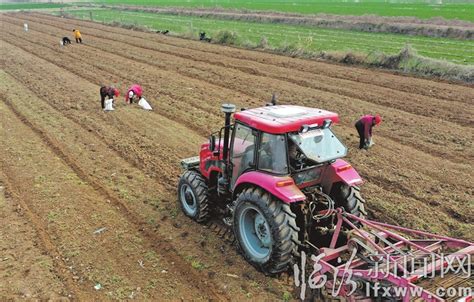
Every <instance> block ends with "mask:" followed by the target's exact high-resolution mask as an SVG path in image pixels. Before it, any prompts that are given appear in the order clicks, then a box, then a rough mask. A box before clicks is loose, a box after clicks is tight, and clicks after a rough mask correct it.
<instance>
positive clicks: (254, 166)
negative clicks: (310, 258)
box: [178, 104, 366, 274]
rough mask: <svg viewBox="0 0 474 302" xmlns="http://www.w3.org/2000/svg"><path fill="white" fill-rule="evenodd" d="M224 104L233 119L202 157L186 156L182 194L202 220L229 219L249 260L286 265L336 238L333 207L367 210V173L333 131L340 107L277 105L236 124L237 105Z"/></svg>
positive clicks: (263, 265) (245, 113) (266, 268)
mask: <svg viewBox="0 0 474 302" xmlns="http://www.w3.org/2000/svg"><path fill="white" fill-rule="evenodd" d="M222 111H223V112H224V113H225V126H224V127H223V128H221V129H220V131H218V132H216V133H213V134H212V135H211V136H210V138H209V142H208V143H205V144H203V145H202V146H201V151H200V154H199V157H197V156H196V157H193V158H188V159H185V160H183V161H182V163H181V164H182V166H183V168H184V169H185V172H184V173H183V175H182V176H181V179H180V181H179V185H178V199H179V202H180V204H181V207H182V210H183V211H184V213H185V214H186V215H187V216H189V217H191V218H192V219H194V220H195V221H197V222H205V221H206V220H208V219H209V218H210V217H211V216H212V217H213V218H215V217H221V218H223V220H224V222H225V224H226V225H227V226H229V227H231V228H233V231H234V234H235V237H236V240H237V242H238V244H239V246H240V248H241V250H242V253H243V255H244V256H245V258H246V259H247V261H248V262H250V263H251V264H253V265H254V266H256V267H257V268H259V269H260V270H261V271H263V272H264V273H267V274H275V273H279V272H282V271H286V270H287V269H288V268H289V265H291V264H292V263H293V258H294V257H295V256H297V255H298V254H299V252H300V251H302V250H305V251H306V252H308V251H311V250H317V249H318V248H319V247H325V246H328V245H329V243H328V240H329V238H330V237H331V235H332V234H333V233H334V230H335V223H334V216H333V215H327V214H325V213H329V212H331V211H333V210H334V209H337V208H340V209H343V211H345V212H347V213H350V214H353V215H355V216H357V217H363V216H364V215H366V213H365V209H364V200H363V199H362V197H361V195H360V192H359V188H358V187H357V186H358V185H360V184H361V183H362V179H361V178H360V176H359V174H358V173H357V172H356V171H355V170H354V168H353V167H352V166H351V165H350V164H348V163H347V162H345V161H344V160H342V159H341V158H342V157H344V156H345V155H346V153H347V148H346V147H345V146H344V145H343V144H342V142H341V141H340V140H339V139H338V138H337V137H336V135H335V134H334V132H333V131H332V130H331V125H332V124H335V123H337V122H338V121H339V117H338V115H337V114H336V113H333V112H329V111H325V110H321V109H314V108H308V107H301V106H290V105H274V104H269V105H267V106H265V107H260V108H254V109H249V110H242V111H240V112H237V113H235V114H234V120H235V122H234V123H231V115H232V113H234V112H235V106H234V105H232V104H224V105H222ZM222 133H223V137H222ZM328 210H329V211H328ZM356 223H357V222H355V221H354V224H356ZM342 228H344V225H343V227H342ZM341 238H342V237H341ZM340 244H345V243H344V242H342V243H340Z"/></svg>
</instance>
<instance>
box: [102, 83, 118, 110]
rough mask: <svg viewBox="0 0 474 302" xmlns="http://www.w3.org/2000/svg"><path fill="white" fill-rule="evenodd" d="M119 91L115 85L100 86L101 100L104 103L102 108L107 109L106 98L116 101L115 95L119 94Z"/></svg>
mask: <svg viewBox="0 0 474 302" xmlns="http://www.w3.org/2000/svg"><path fill="white" fill-rule="evenodd" d="M119 94H120V93H119V91H118V89H117V88H115V87H107V86H102V87H100V102H101V104H102V109H105V98H107V99H112V100H114V101H115V99H114V97H118V96H119Z"/></svg>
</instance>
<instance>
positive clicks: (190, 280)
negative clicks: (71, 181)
mask: <svg viewBox="0 0 474 302" xmlns="http://www.w3.org/2000/svg"><path fill="white" fill-rule="evenodd" d="M4 103H5V104H6V105H7V106H8V107H9V108H10V110H11V111H12V112H13V113H14V114H15V115H16V116H17V117H18V118H19V119H20V120H21V121H22V122H23V123H24V124H25V125H26V126H28V127H29V128H30V129H31V130H32V131H33V132H35V133H36V134H37V135H38V136H39V137H40V138H41V139H42V140H43V141H44V142H45V144H46V145H48V147H49V148H50V149H51V150H52V151H53V152H54V153H55V154H56V155H57V156H58V157H59V158H61V159H62V160H63V161H64V162H65V163H66V164H67V165H68V166H69V167H70V168H71V169H72V170H73V171H74V172H75V173H76V174H77V175H78V176H79V177H80V178H81V179H82V180H83V181H84V182H85V183H86V184H88V185H90V186H91V187H92V188H93V189H94V190H95V191H96V192H98V193H99V194H101V195H102V197H103V198H104V199H105V200H109V201H111V202H112V204H113V205H114V206H115V207H116V208H117V209H118V210H119V211H120V212H121V213H122V216H123V217H124V218H126V219H127V220H128V221H129V222H130V223H131V224H132V225H134V228H135V229H136V230H139V232H140V233H141V234H142V236H143V237H145V238H146V239H147V240H148V242H149V243H150V247H152V248H153V249H154V250H157V251H159V253H160V255H161V256H163V258H165V259H166V261H167V262H170V263H171V262H173V263H174V264H173V269H175V270H176V274H177V275H180V276H181V278H182V279H184V281H185V282H187V284H190V285H192V286H194V287H196V288H197V289H198V290H199V291H200V292H201V293H202V294H203V295H205V296H206V297H213V298H215V299H218V300H219V301H221V300H229V297H227V296H226V295H225V294H224V293H219V292H218V291H217V290H216V289H215V288H214V287H213V286H212V285H211V284H209V283H208V282H206V281H204V278H203V276H202V275H200V274H199V273H196V272H195V271H193V270H190V269H189V264H187V263H185V262H184V261H183V259H182V258H181V257H179V256H178V253H177V251H176V250H175V248H174V247H173V246H172V245H171V244H170V243H169V242H168V240H167V239H165V238H160V237H159V236H158V235H157V234H156V233H153V232H151V231H149V229H148V227H147V223H146V222H145V221H142V219H141V218H139V217H138V216H137V215H136V214H135V213H134V212H133V211H131V210H130V209H129V207H128V206H127V205H126V204H124V203H123V202H122V201H120V199H118V198H117V197H116V196H115V194H113V193H112V192H110V191H109V190H108V189H107V188H105V187H103V186H101V185H100V183H98V182H97V181H96V180H95V179H94V178H93V177H91V176H90V175H89V174H88V173H86V172H85V171H84V170H83V169H82V168H81V166H80V164H79V163H77V162H76V161H75V159H74V158H71V157H70V156H69V155H68V154H67V153H65V152H64V151H63V148H62V147H61V145H60V143H59V142H57V141H56V140H55V139H53V138H51V137H49V136H48V135H47V134H46V133H45V132H44V131H43V130H42V129H40V128H39V127H37V126H35V125H33V124H32V123H30V122H29V121H28V120H27V119H26V118H25V117H24V116H23V115H22V114H21V113H20V112H19V111H18V110H17V109H16V108H15V107H14V105H13V104H12V103H11V102H10V101H8V100H4ZM68 285H69V284H68Z"/></svg>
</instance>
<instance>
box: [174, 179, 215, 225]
mask: <svg viewBox="0 0 474 302" xmlns="http://www.w3.org/2000/svg"><path fill="white" fill-rule="evenodd" d="M178 200H179V203H180V204H181V209H182V210H183V212H184V214H186V216H188V217H191V218H192V219H194V220H195V221H197V222H204V221H206V220H207V219H208V218H209V199H208V189H207V184H206V181H205V179H204V177H202V175H201V174H200V173H199V172H197V171H192V170H191V171H189V170H188V171H186V172H184V174H183V175H182V176H181V179H180V180H179V184H178Z"/></svg>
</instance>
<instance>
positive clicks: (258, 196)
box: [233, 188, 299, 274]
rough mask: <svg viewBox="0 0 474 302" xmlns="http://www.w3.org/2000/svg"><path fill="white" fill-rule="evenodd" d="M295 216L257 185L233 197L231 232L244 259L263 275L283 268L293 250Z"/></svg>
mask: <svg viewBox="0 0 474 302" xmlns="http://www.w3.org/2000/svg"><path fill="white" fill-rule="evenodd" d="M295 219H296V215H295V214H294V213H292V212H291V210H290V207H289V205H287V204H285V203H283V202H281V201H280V200H276V199H275V198H273V197H272V196H271V195H270V194H269V193H267V192H265V191H263V190H262V189H260V188H248V189H245V190H244V191H243V192H242V193H241V194H240V195H239V197H238V198H237V203H236V206H235V211H234V224H233V227H234V233H235V237H236V239H237V242H238V244H239V246H240V248H241V250H242V252H243V254H244V257H245V259H246V260H247V261H248V262H250V263H251V264H252V265H254V266H255V267H257V268H258V269H260V270H261V271H262V272H264V273H265V274H276V273H280V272H283V271H286V270H287V269H288V267H289V265H291V263H292V262H293V255H294V254H296V252H297V244H298V231H299V228H298V227H297V226H296V221H295Z"/></svg>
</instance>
